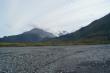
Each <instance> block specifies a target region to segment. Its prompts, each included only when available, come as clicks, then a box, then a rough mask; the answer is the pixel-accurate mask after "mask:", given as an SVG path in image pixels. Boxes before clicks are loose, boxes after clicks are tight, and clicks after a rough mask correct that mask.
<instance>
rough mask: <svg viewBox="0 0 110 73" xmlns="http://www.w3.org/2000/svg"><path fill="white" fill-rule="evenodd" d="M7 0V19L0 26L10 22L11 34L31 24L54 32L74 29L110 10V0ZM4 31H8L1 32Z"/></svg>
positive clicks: (21, 30) (23, 29) (24, 29)
mask: <svg viewBox="0 0 110 73" xmlns="http://www.w3.org/2000/svg"><path fill="white" fill-rule="evenodd" d="M5 2H6V5H5V6H6V8H7V12H6V11H4V12H5V14H3V15H4V16H5V18H6V21H7V22H1V23H2V24H1V26H2V25H4V24H3V23H5V25H6V26H8V28H9V29H7V34H8V35H10V34H19V33H22V32H24V31H26V30H29V29H32V26H34V27H39V28H42V29H44V30H47V31H49V32H52V33H55V34H58V32H59V31H63V30H65V31H68V32H73V31H75V30H78V29H79V28H81V27H83V26H86V25H88V24H89V23H90V22H92V21H94V20H96V19H98V18H100V17H102V16H104V15H106V14H107V13H109V12H110V6H109V5H110V1H109V0H92V1H88V0H6V1H5ZM1 3H2V2H1ZM1 10H2V9H1ZM6 15H7V16H6ZM4 21H5V20H4ZM31 25H32V26H31ZM3 27H4V26H3ZM4 28H5V27H4ZM5 34H6V32H5V33H4V34H2V36H3V35H5ZM0 35H1V34H0Z"/></svg>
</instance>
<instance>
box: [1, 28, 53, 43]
mask: <svg viewBox="0 0 110 73" xmlns="http://www.w3.org/2000/svg"><path fill="white" fill-rule="evenodd" d="M54 37H55V36H54V35H53V34H52V33H49V32H46V31H44V30H42V29H38V28H34V29H32V30H30V31H27V32H24V33H22V34H19V35H13V36H7V37H4V38H1V39H0V42H39V41H42V40H44V39H49V38H54Z"/></svg>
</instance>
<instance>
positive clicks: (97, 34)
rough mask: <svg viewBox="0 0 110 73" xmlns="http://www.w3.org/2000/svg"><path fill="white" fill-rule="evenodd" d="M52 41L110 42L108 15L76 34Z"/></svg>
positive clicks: (109, 18)
mask: <svg viewBox="0 0 110 73" xmlns="http://www.w3.org/2000/svg"><path fill="white" fill-rule="evenodd" d="M54 40H61V41H79V40H110V14H108V15H106V16H104V17H102V18H100V19H98V20H95V21H94V22H92V23H91V24H89V25H88V26H86V27H83V28H81V29H80V30H77V31H76V32H73V33H70V34H67V35H64V36H60V37H58V38H56V39H54Z"/></svg>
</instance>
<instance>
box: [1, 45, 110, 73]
mask: <svg viewBox="0 0 110 73" xmlns="http://www.w3.org/2000/svg"><path fill="white" fill-rule="evenodd" d="M109 72H110V45H78V46H43V47H1V48H0V73H109Z"/></svg>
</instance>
